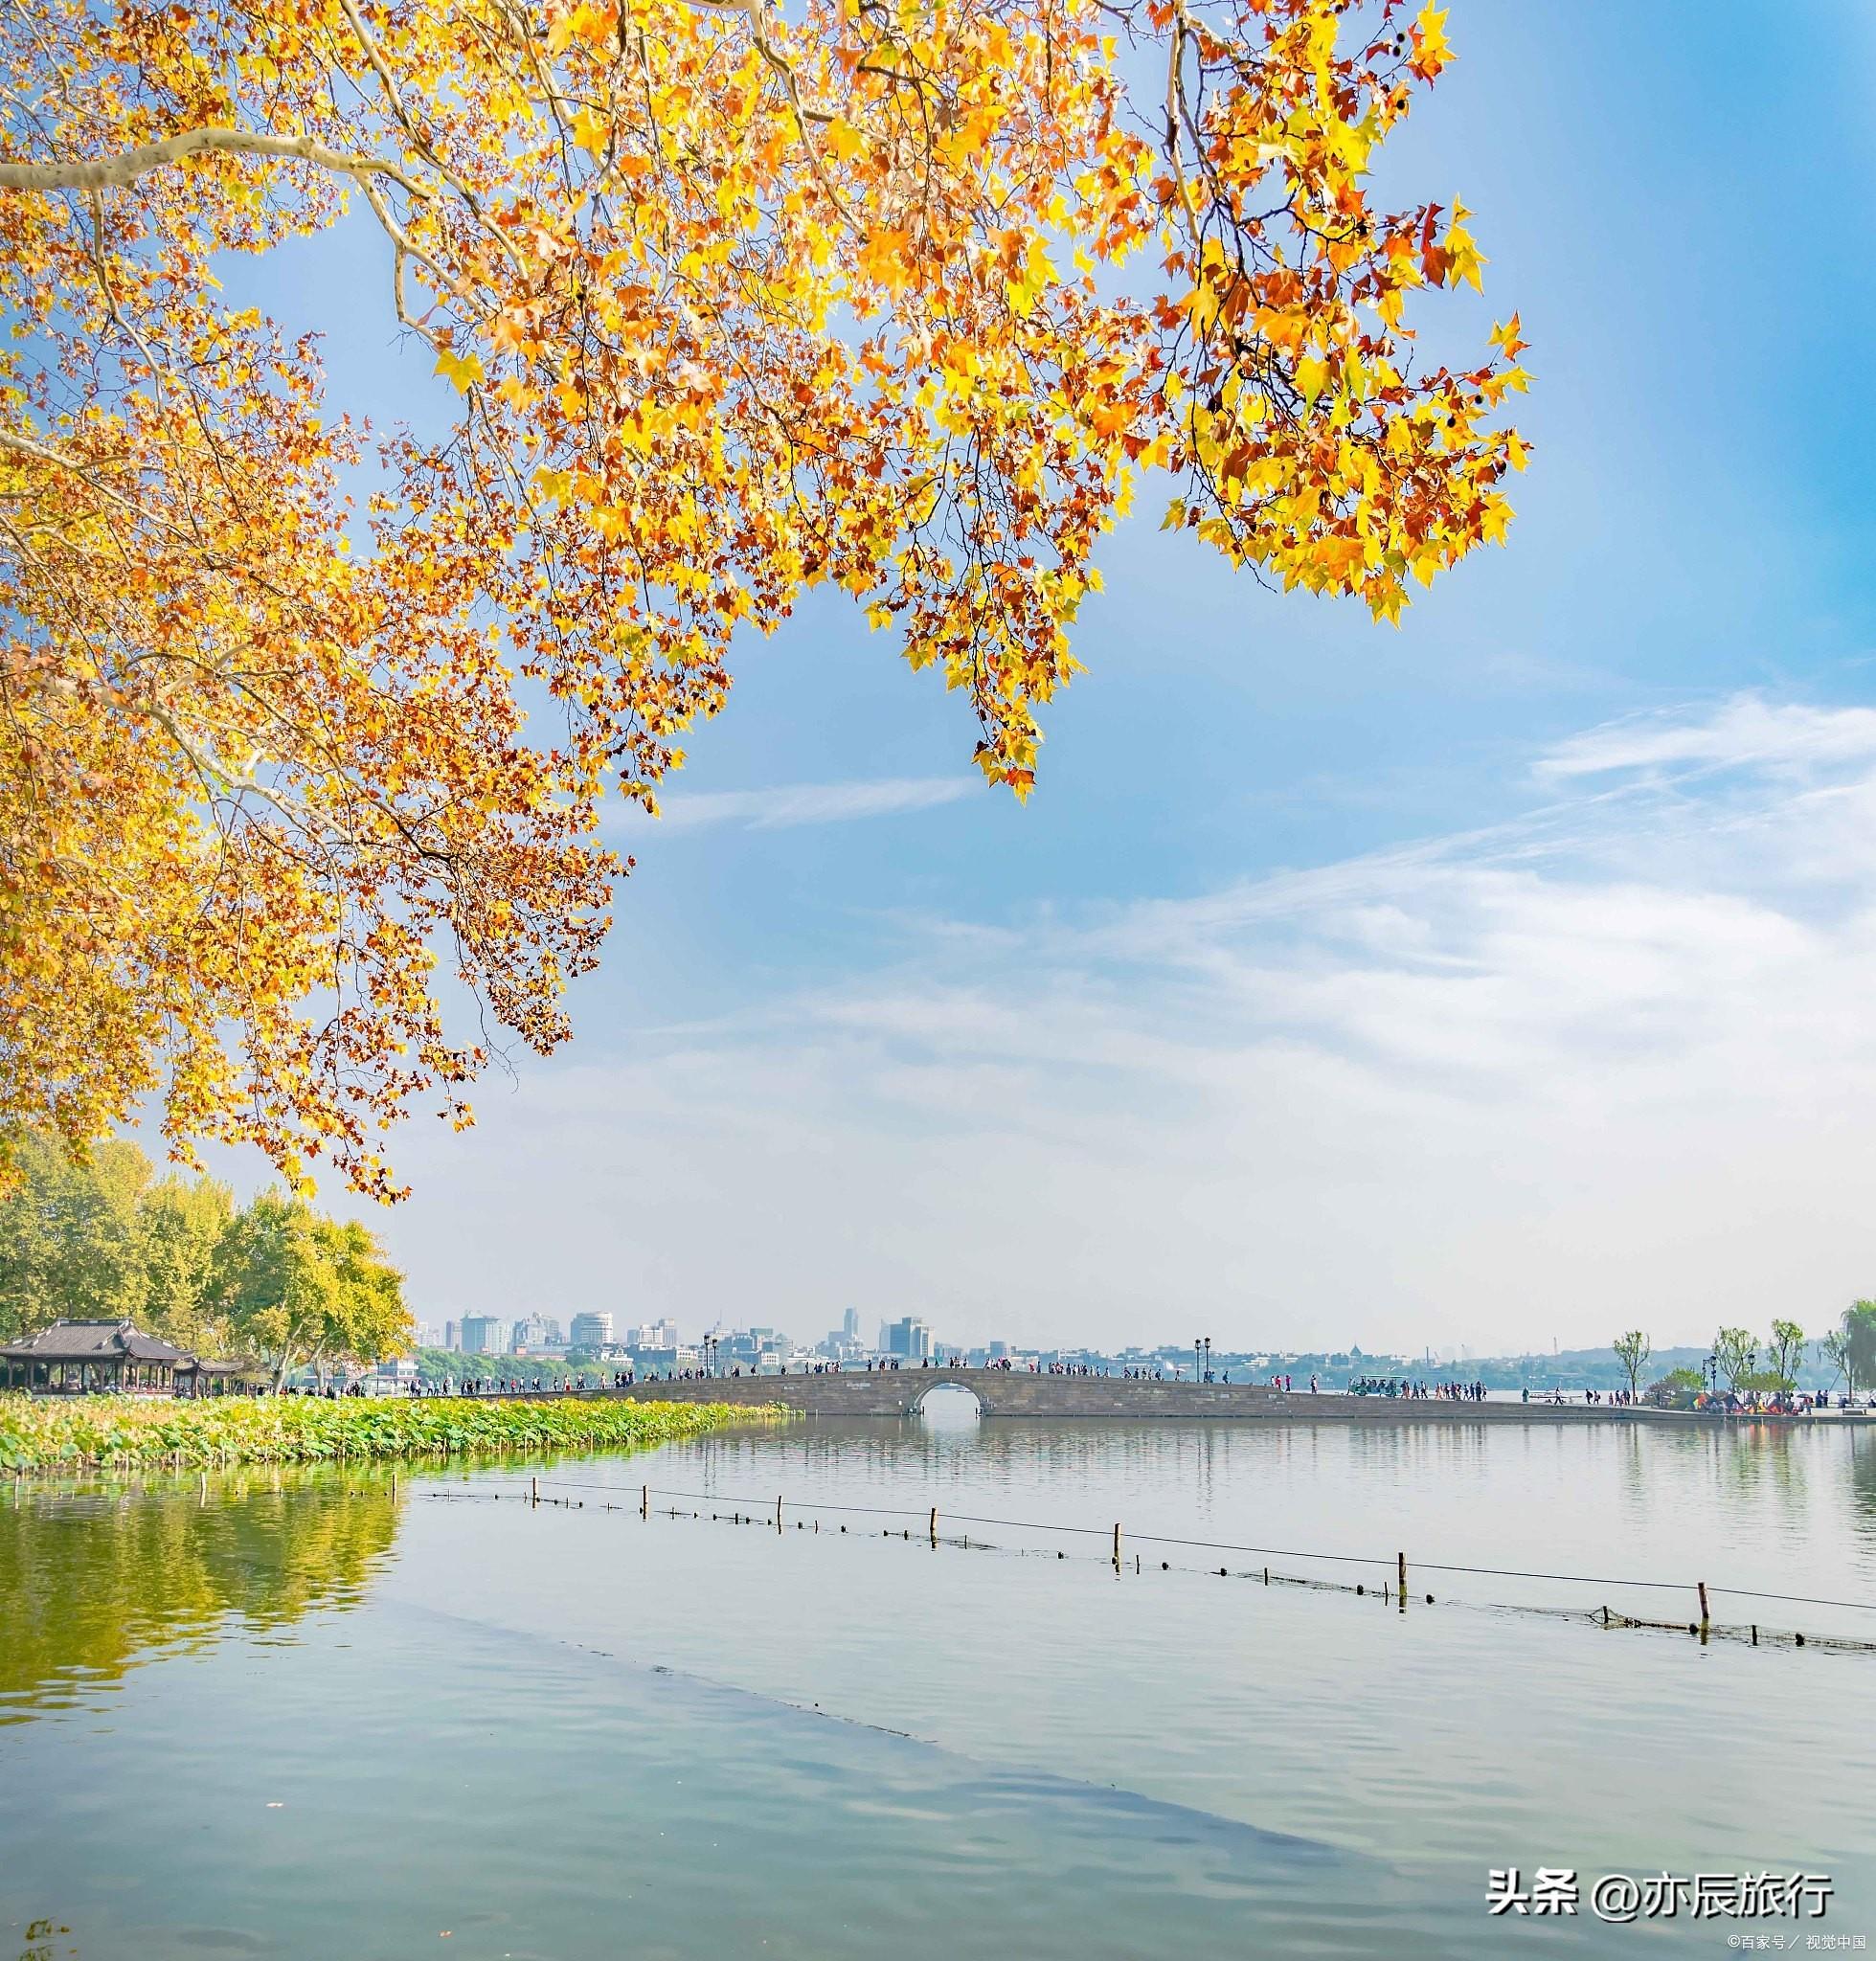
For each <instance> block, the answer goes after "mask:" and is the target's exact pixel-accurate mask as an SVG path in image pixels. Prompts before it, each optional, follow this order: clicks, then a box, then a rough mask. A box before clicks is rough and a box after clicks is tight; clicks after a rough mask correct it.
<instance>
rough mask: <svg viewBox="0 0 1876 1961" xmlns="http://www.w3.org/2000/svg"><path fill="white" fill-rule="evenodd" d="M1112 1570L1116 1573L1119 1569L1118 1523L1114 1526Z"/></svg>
mask: <svg viewBox="0 0 1876 1961" xmlns="http://www.w3.org/2000/svg"><path fill="white" fill-rule="evenodd" d="M1114 1570H1115V1571H1116V1572H1117V1573H1118V1572H1119V1570H1120V1527H1119V1524H1118V1523H1117V1524H1116V1525H1115V1527H1114Z"/></svg>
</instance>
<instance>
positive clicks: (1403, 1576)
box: [1394, 1552, 1407, 1613]
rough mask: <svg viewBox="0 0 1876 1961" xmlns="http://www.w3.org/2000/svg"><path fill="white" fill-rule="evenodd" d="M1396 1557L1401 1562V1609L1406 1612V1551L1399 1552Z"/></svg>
mask: <svg viewBox="0 0 1876 1961" xmlns="http://www.w3.org/2000/svg"><path fill="white" fill-rule="evenodd" d="M1394 1557H1395V1559H1396V1560H1397V1561H1398V1562H1399V1571H1400V1611H1401V1612H1403V1613H1405V1612H1407V1555H1406V1553H1404V1552H1397V1553H1396V1554H1395V1555H1394Z"/></svg>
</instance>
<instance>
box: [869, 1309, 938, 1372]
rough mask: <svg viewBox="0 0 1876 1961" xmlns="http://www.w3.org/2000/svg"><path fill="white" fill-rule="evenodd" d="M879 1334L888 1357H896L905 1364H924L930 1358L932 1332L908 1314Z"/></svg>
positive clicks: (915, 1317) (924, 1323) (923, 1323)
mask: <svg viewBox="0 0 1876 1961" xmlns="http://www.w3.org/2000/svg"><path fill="white" fill-rule="evenodd" d="M881 1332H882V1333H883V1335H884V1336H885V1341H884V1343H883V1345H884V1347H885V1350H886V1353H887V1354H888V1355H896V1356H898V1357H900V1358H901V1359H902V1360H903V1361H906V1362H924V1361H926V1360H928V1359H929V1358H930V1356H931V1352H932V1331H931V1328H930V1327H929V1325H928V1324H927V1323H926V1322H924V1321H921V1320H920V1319H918V1317H917V1316H916V1315H913V1314H909V1315H907V1316H906V1317H905V1319H903V1320H896V1321H893V1322H891V1323H890V1324H889V1325H888V1326H887V1327H886V1328H884V1329H883V1330H882V1331H881Z"/></svg>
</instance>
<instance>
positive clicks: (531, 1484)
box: [528, 1477, 541, 1505]
mask: <svg viewBox="0 0 1876 1961" xmlns="http://www.w3.org/2000/svg"><path fill="white" fill-rule="evenodd" d="M540 1501H541V1481H540V1479H539V1478H538V1477H530V1478H529V1480H528V1502H529V1503H530V1504H534V1505H537V1504H539V1503H540Z"/></svg>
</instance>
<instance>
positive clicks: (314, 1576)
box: [0, 1471, 400, 1723]
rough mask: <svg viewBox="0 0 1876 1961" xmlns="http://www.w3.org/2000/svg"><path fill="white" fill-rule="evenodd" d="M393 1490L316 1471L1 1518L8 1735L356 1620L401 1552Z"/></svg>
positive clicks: (0, 1679) (27, 1510)
mask: <svg viewBox="0 0 1876 1961" xmlns="http://www.w3.org/2000/svg"><path fill="white" fill-rule="evenodd" d="M399 1502H400V1501H399V1500H398V1499H396V1498H394V1496H393V1492H392V1485H391V1480H390V1479H389V1477H388V1476H387V1477H384V1478H373V1479H361V1478H359V1477H358V1476H356V1475H355V1474H354V1475H352V1476H350V1477H342V1476H339V1475H338V1474H336V1473H332V1472H319V1471H305V1472H298V1473H295V1474H293V1475H292V1476H287V1475H285V1474H282V1475H280V1476H275V1475H274V1474H272V1473H267V1474H259V1475H254V1476H239V1475H236V1476H225V1477H223V1478H220V1479H218V1480H216V1481H215V1483H213V1484H212V1485H211V1486H210V1487H209V1489H208V1491H207V1492H206V1494H205V1493H204V1492H203V1491H202V1489H201V1487H200V1486H199V1485H196V1484H193V1483H190V1484H186V1485H185V1484H181V1483H170V1484H159V1485H142V1486H136V1487H124V1488H122V1489H118V1490H112V1491H89V1492H79V1493H64V1494H57V1495H55V1494H45V1493H34V1492H30V1491H22V1490H21V1488H19V1487H15V1490H14V1495H13V1498H12V1499H11V1502H9V1503H7V1504H6V1505H4V1506H0V1603H4V1609H5V1629H6V1632H5V1637H4V1638H3V1639H0V1723H9V1722H19V1721H22V1720H24V1718H25V1717H26V1716H27V1715H28V1714H29V1713H30V1712H31V1711H33V1710H34V1709H40V1708H47V1707H55V1708H56V1707H62V1706H68V1705H69V1704H70V1703H71V1702H73V1701H74V1700H75V1699H76V1698H77V1696H78V1695H79V1693H80V1692H83V1691H89V1690H91V1689H95V1688H97V1687H98V1686H100V1685H101V1684H105V1683H110V1682H114V1681H116V1680H117V1679H119V1678H120V1677H122V1676H123V1674H124V1671H125V1669H127V1668H129V1667H131V1666H133V1665H134V1664H135V1663H136V1662H138V1661H140V1660H142V1659H145V1658H147V1657H148V1656H150V1655H151V1654H153V1653H156V1652H160V1651H163V1650H167V1649H170V1648H173V1647H175V1646H177V1645H183V1646H191V1645H197V1644H200V1643H202V1642H205V1641H208V1640H212V1639H214V1638H215V1636H216V1635H217V1634H219V1633H221V1632H222V1631H224V1630H226V1629H229V1628H245V1629H249V1630H254V1629H266V1628H276V1627H281V1626H283V1625H284V1624H286V1623H288V1622H291V1621H294V1620H297V1619H299V1618H300V1616H301V1615H303V1614H305V1613H306V1612H310V1611H311V1610H312V1609H314V1608H331V1607H337V1608H345V1607H350V1606H351V1605H352V1604H354V1603H355V1602H356V1601H357V1599H358V1598H359V1596H360V1594H361V1593H362V1592H363V1590H364V1589H365V1587H366V1586H367V1584H368V1583H369V1581H370V1579H371V1576H372V1573H373V1569H374V1568H375V1567H377V1565H378V1563H379V1562H380V1561H381V1560H382V1559H383V1557H384V1555H385V1553H386V1552H387V1551H388V1550H389V1549H390V1546H391V1544H392V1542H393V1540H394V1539H395V1538H396V1532H397V1519H398V1506H399Z"/></svg>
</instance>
